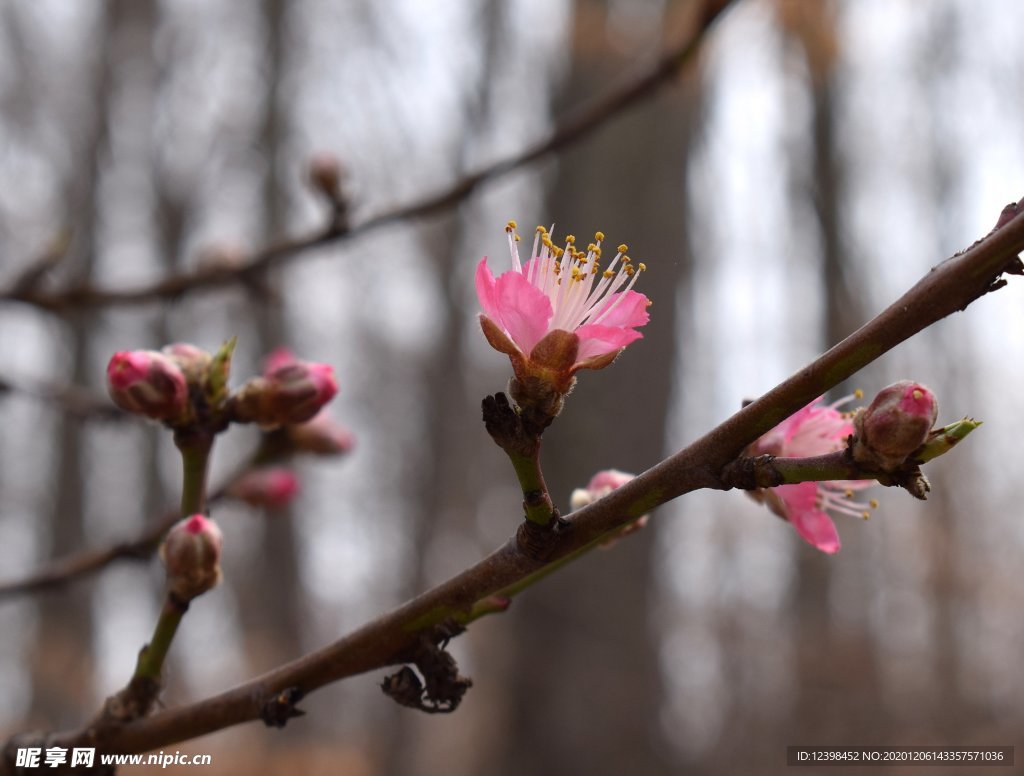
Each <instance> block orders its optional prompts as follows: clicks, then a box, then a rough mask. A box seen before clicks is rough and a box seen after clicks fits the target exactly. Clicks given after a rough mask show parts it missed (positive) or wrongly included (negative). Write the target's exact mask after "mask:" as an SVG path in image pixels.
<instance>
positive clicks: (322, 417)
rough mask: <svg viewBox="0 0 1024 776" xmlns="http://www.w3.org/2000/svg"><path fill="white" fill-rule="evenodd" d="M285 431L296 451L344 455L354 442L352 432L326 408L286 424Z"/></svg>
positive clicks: (353, 445)
mask: <svg viewBox="0 0 1024 776" xmlns="http://www.w3.org/2000/svg"><path fill="white" fill-rule="evenodd" d="M286 432H287V434H288V439H289V440H290V441H291V443H292V445H293V446H294V448H295V450H296V451H299V452H303V453H313V454H314V455H344V454H345V453H348V452H350V451H351V450H352V448H353V447H355V443H356V439H355V436H354V435H353V434H352V432H351V431H349V430H348V429H347V428H345V427H344V426H343V425H341V424H340V423H338V422H337V421H336V420H335V419H334V418H333V417H331V414H330V413H329V412H328V411H327V410H326V409H323V410H320V412H318V413H317V414H316V415H314V416H313V419H312V420H308V421H306V422H305V423H296V424H294V425H291V426H288V427H287V429H286Z"/></svg>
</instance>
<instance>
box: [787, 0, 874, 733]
mask: <svg viewBox="0 0 1024 776" xmlns="http://www.w3.org/2000/svg"><path fill="white" fill-rule="evenodd" d="M780 12H781V22H782V26H783V27H784V28H785V31H786V33H787V35H788V36H789V39H790V40H791V41H792V42H793V43H795V44H796V45H797V46H799V47H800V49H801V53H802V54H803V57H804V60H805V63H806V66H807V71H808V88H809V89H810V91H811V107H812V114H811V122H812V123H811V138H810V141H811V142H810V152H811V153H812V154H813V165H812V167H811V173H810V174H811V180H810V181H809V184H810V187H811V192H810V196H811V197H812V199H813V204H814V209H815V212H816V214H817V217H818V228H819V234H820V244H821V269H820V272H821V281H822V286H821V296H822V299H823V302H824V310H823V313H824V317H823V324H824V330H823V332H822V340H823V341H822V343H821V344H822V350H824V349H826V348H829V347H831V346H832V345H834V344H835V343H836V342H839V341H840V340H842V339H843V338H844V337H846V336H847V335H849V334H850V333H851V332H853V331H854V330H855V329H856V328H857V327H859V326H860V325H861V324H862V323H863V322H864V320H865V315H864V312H863V310H862V305H861V304H860V302H859V299H860V297H861V294H860V291H859V289H858V288H857V287H856V285H855V284H856V282H857V281H856V278H857V273H856V272H851V271H850V266H849V264H850V262H849V256H848V255H847V251H846V246H845V243H844V240H843V172H844V171H843V157H842V152H841V150H840V149H839V148H838V147H837V145H836V128H835V105H834V91H835V90H834V85H833V83H834V68H835V63H836V60H837V56H838V51H837V47H838V40H837V32H836V18H835V14H834V10H833V6H832V5H831V4H829V3H820V4H815V5H813V6H811V7H808V6H807V5H806V4H801V3H798V2H792V3H787V2H783V3H781V4H780ZM879 387H881V386H879ZM851 390H852V389H851ZM845 392H847V391H846V388H845V386H843V385H840V386H837V388H836V390H835V392H834V395H835V397H838V396H840V395H842V394H843V393H845ZM857 528H858V526H856V525H854V524H853V523H852V522H849V521H848V523H847V529H846V530H843V529H842V528H840V531H841V533H842V534H843V537H844V538H843V550H842V552H843V563H844V565H845V566H846V567H847V568H849V567H857V566H862V567H863V568H864V571H865V574H864V575H863V578H869V576H868V574H867V570H868V566H869V564H870V563H871V560H870V558H869V557H868V556H867V553H868V550H869V546H868V541H869V539H868V537H867V536H864V535H861V534H858V532H857ZM800 549H801V552H800V553H799V556H798V557H799V560H798V565H797V580H796V586H795V591H794V606H793V610H794V611H795V612H796V617H797V620H798V627H797V631H796V636H795V638H796V639H797V648H796V659H797V664H796V672H797V676H796V687H797V693H796V706H795V708H794V710H793V714H792V717H791V718H790V719H789V720H788V722H787V726H788V728H789V730H788V731H787V732H786V733H785V735H784V736H783V737H785V738H786V740H794V741H795V740H797V739H798V738H799V740H813V741H820V742H822V743H831V742H835V743H841V742H844V741H847V740H848V738H849V736H850V734H851V731H857V732H858V733H863V734H864V735H867V736H868V738H871V740H881V738H879V736H881V735H883V733H884V730H885V715H884V708H883V706H882V703H881V694H880V687H879V680H878V666H877V660H876V658H877V654H876V646H875V644H874V642H873V639H872V636H871V629H870V627H869V626H868V611H867V607H868V604H869V603H870V601H869V600H868V598H867V597H866V596H864V595H854V596H850V595H846V596H843V611H842V617H841V618H840V617H839V612H838V610H837V609H836V608H835V607H836V606H837V602H836V600H835V599H836V592H837V584H838V580H837V579H836V577H835V574H836V565H835V564H836V561H835V558H832V557H829V556H826V555H824V554H822V553H816V552H815V553H812V552H808V551H807V550H806V548H804V547H801V548H800ZM840 619H842V620H844V621H845V625H846V627H843V623H841V622H839V620H840ZM822 655H829V659H828V660H822ZM837 692H838V693H840V694H841V695H840V696H839V697H841V698H842V702H841V703H839V702H837V695H836V694H837Z"/></svg>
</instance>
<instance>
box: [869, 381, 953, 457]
mask: <svg viewBox="0 0 1024 776" xmlns="http://www.w3.org/2000/svg"><path fill="white" fill-rule="evenodd" d="M938 414H939V406H938V402H937V401H936V399H935V394H933V393H932V392H931V391H930V390H928V388H926V387H925V386H923V385H921V384H920V383H915V382H913V381H911V380H900V381H899V382H897V383H893V384H892V385H890V386H887V387H885V388H883V389H882V390H881V391H879V393H878V395H877V396H876V397H875V398H874V401H872V402H871V404H870V406H868V408H867V409H866V410H863V411H861V412H860V413H859V414H858V415H857V417H856V420H855V426H856V429H857V440H856V443H855V444H854V450H853V456H854V459H855V460H857V461H858V462H860V463H868V464H874V465H878V466H881V467H882V468H883V469H893V468H895V467H897V466H900V465H901V464H903V462H904V461H906V459H907V457H908V456H909V455H910V454H911V453H913V452H914V451H915V450H917V449H918V448H919V447H920V446H921V445H923V444H924V443H925V440H927V438H928V432H929V431H931V429H932V426H934V425H935V420H936V418H937V417H938Z"/></svg>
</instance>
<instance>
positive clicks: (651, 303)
mask: <svg viewBox="0 0 1024 776" xmlns="http://www.w3.org/2000/svg"><path fill="white" fill-rule="evenodd" d="M653 304H654V302H652V301H651V300H650V299H648V300H647V307H650V306H651V305H653Z"/></svg>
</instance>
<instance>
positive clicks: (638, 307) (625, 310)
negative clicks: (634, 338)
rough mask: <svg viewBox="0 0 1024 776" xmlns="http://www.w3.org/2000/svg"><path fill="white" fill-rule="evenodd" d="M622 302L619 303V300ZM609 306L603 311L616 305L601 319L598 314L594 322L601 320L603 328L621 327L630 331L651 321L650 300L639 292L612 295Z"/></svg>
mask: <svg viewBox="0 0 1024 776" xmlns="http://www.w3.org/2000/svg"><path fill="white" fill-rule="evenodd" d="M620 297H621V298H622V301H618V300H619V298H620ZM607 302H608V303H607V304H606V305H604V306H603V309H605V310H607V309H609V308H611V306H612V305H615V306H614V308H612V309H611V312H609V313H608V314H607V315H606V316H604V317H603V318H601V313H598V314H597V315H596V316H595V318H594V319H593V320H597V319H600V325H601V326H620V327H625V328H628V329H633V328H636V327H637V326H643V325H644V324H646V323H647V322H648V321H649V320H651V314H650V313H649V312H647V308H648V307H650V304H651V302H650V300H649V299H648V298H647V297H646V296H644V295H643V294H641V293H640V292H638V291H626V292H625V294H622V293H619V294H612V295H611V296H609V297H608V300H607Z"/></svg>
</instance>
